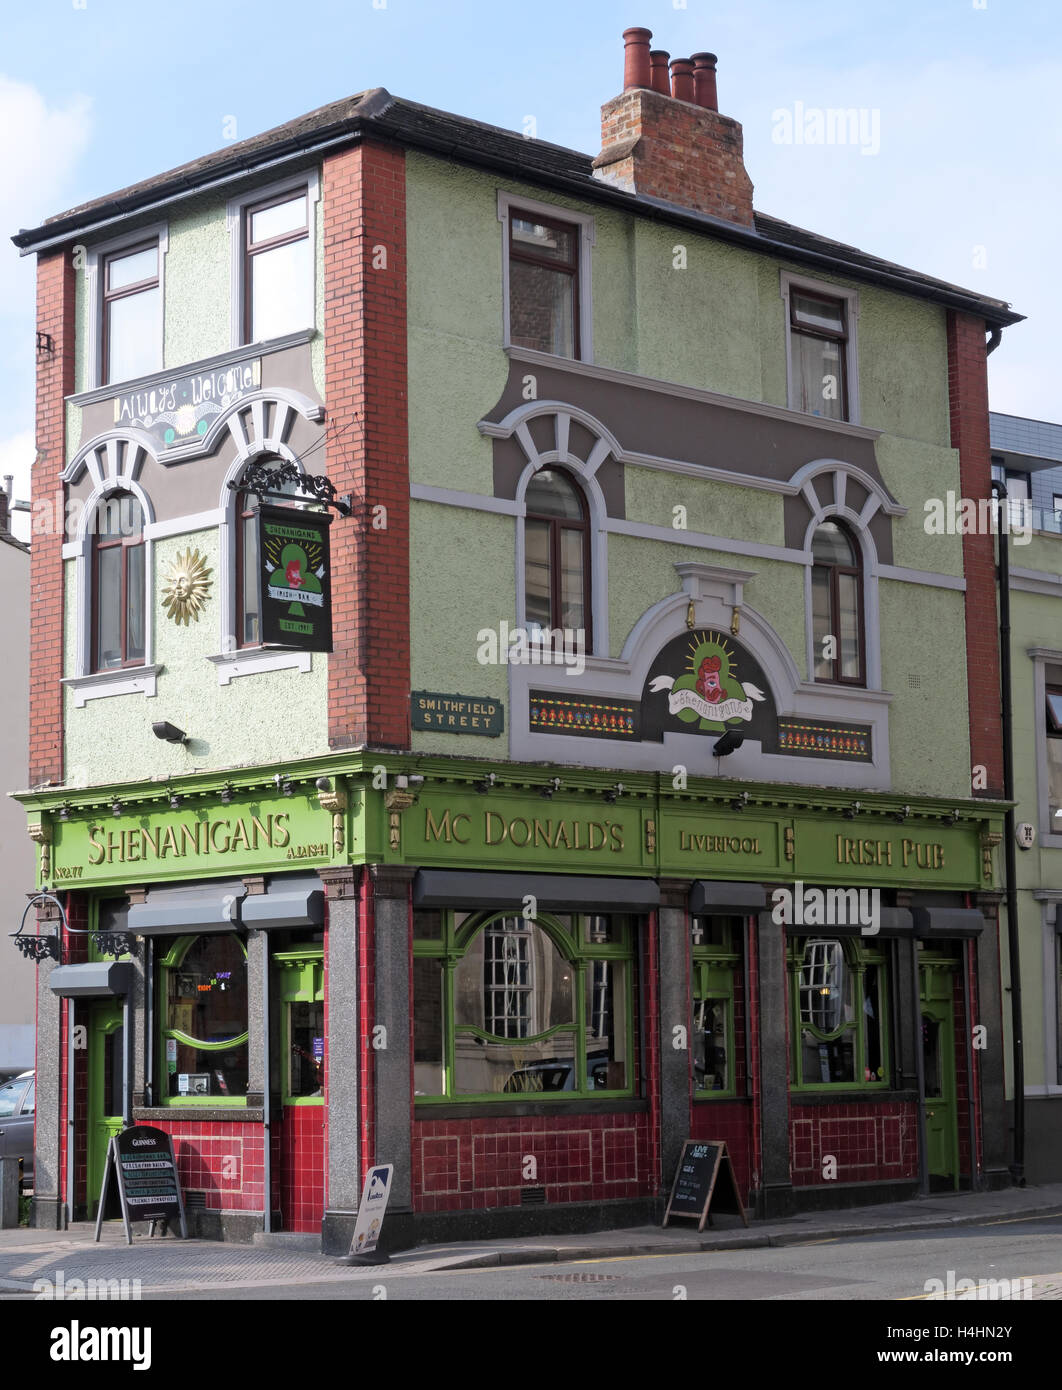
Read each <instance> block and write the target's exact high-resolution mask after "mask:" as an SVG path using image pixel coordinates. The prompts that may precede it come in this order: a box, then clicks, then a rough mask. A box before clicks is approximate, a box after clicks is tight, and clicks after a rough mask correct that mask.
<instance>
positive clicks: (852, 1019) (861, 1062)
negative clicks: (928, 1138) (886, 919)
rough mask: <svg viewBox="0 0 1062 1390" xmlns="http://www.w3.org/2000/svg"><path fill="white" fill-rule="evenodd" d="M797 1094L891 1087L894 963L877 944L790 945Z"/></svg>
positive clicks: (829, 941) (796, 940)
mask: <svg viewBox="0 0 1062 1390" xmlns="http://www.w3.org/2000/svg"><path fill="white" fill-rule="evenodd" d="M787 949H788V954H789V985H790V1006H791V1009H792V1027H793V1033H792V1036H793V1037H794V1038H795V1039H796V1042H795V1045H794V1046H793V1048H792V1049H791V1063H792V1081H793V1086H794V1087H795V1088H799V1087H807V1088H810V1089H815V1090H818V1089H821V1088H823V1087H825V1086H852V1087H865V1086H875V1085H888V1082H889V1061H888V1058H889V1037H888V1002H889V996H888V963H887V956H886V954H885V952H884V950H882V948H881V947H880V945H877V944H875V943H872V942H869V941H868V942H865V943H864V941H862V940H856V939H854V938H846V939H844V940H840V939H837V938H815V939H812V938H807V937H791V938H790V939H789V942H788V947H787Z"/></svg>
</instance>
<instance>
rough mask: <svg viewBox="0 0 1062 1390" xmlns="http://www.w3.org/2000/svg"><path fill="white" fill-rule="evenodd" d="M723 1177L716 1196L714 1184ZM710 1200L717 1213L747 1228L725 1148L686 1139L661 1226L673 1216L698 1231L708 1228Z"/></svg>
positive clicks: (716, 1143)
mask: <svg viewBox="0 0 1062 1390" xmlns="http://www.w3.org/2000/svg"><path fill="white" fill-rule="evenodd" d="M724 1174H725V1176H724V1181H723V1184H722V1187H721V1188H720V1190H719V1191H718V1192H717V1191H716V1184H717V1182H718V1180H719V1177H720V1176H721V1175H724ZM713 1199H714V1201H715V1209H716V1211H727V1212H733V1213H735V1214H736V1215H738V1216H740V1217H741V1220H742V1221H743V1222H744V1224H745V1225H746V1226H747V1225H748V1224H749V1222H748V1217H747V1216H746V1215H745V1206H744V1203H743V1202H742V1200H741V1194H740V1193H739V1192H738V1185H737V1179H736V1178H735V1177H734V1169H733V1165H732V1164H731V1162H730V1155H729V1154H728V1153H727V1151H726V1144H725V1143H724V1142H723V1141H722V1140H716V1139H687V1140H686V1142H685V1144H683V1146H682V1154H681V1156H680V1158H679V1165H678V1172H677V1173H676V1174H675V1181H674V1182H673V1183H672V1185H671V1197H670V1198H669V1200H668V1204H667V1211H665V1212H664V1225H665V1226H666V1225H667V1223H668V1221H670V1219H671V1218H672V1217H673V1216H683V1217H686V1218H688V1219H689V1220H691V1221H696V1222H697V1223H698V1224H697V1229H698V1231H703V1230H704V1223H705V1222H706V1221H707V1222H708V1223H709V1225H710V1224H711V1220H712V1218H711V1217H710V1216H709V1214H708V1212H709V1208H710V1207H711V1205H712V1202H713Z"/></svg>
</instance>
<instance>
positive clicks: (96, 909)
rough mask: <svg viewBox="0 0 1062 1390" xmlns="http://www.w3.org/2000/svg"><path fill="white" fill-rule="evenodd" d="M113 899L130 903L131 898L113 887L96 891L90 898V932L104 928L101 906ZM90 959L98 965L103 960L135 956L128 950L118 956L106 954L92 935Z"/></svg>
mask: <svg viewBox="0 0 1062 1390" xmlns="http://www.w3.org/2000/svg"><path fill="white" fill-rule="evenodd" d="M113 901H119V902H125V903H128V901H129V898H128V895H127V894H125V893H116V892H114V890H113V889H111V890H110V891H108V892H103V893H96V894H94V895H93V897H92V898H91V899H90V900H89V909H88V921H89V931H90V932H98V931H102V930H103V927H101V925H100V908H101V907H102V906H103V904H104V903H106V902H113ZM88 959H89V961H90V962H92V964H94V965H97V964H99V963H100V962H101V961H109V960H115V959H118V960H123V961H131V960H132V959H133V957H132V955H131V954H130V952H128V951H123V952H122V954H121V955H120V956H118V957H115V956H108V955H104V953H103V952H102V951H101V950H100V949H99V947H98V946H97V945H96V943H95V941H94V940H93V938H92V937H91V936H90V937H89V939H88Z"/></svg>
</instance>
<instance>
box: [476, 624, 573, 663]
mask: <svg viewBox="0 0 1062 1390" xmlns="http://www.w3.org/2000/svg"><path fill="white" fill-rule="evenodd" d="M476 641H477V642H478V643H479V647H478V648H477V650H476V660H477V661H478V662H479V664H480V665H481V666H565V667H567V670H568V675H569V676H581V675H582V674H583V672H584V671H585V670H586V631H585V629H583V628H581V627H554V628H548V627H540V626H538V624H532V625H531V626H530V627H512V628H511V627H510V626H509V624H508V622H507V621H506V620H505V619H504V618H503V619H502V621H501V622H500V623H499V624H498V629H497V631H495V630H494V628H490V627H483V628H480V630H479V631H478V632H477V633H476Z"/></svg>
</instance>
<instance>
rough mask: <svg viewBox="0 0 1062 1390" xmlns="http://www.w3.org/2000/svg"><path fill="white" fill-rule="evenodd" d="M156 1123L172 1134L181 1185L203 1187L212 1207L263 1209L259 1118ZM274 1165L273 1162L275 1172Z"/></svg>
mask: <svg viewBox="0 0 1062 1390" xmlns="http://www.w3.org/2000/svg"><path fill="white" fill-rule="evenodd" d="M152 1124H153V1125H154V1126H155V1127H156V1128H157V1129H161V1130H163V1131H164V1132H165V1133H166V1134H169V1135H171V1136H172V1138H173V1147H174V1152H175V1154H176V1156H177V1173H178V1176H179V1177H180V1180H181V1187H182V1188H183V1189H184V1191H185V1192H186V1193H188V1192H202V1193H204V1194H205V1205H206V1207H207V1209H208V1210H210V1211H258V1212H260V1211H262V1210H264V1202H263V1195H264V1192H265V1145H264V1142H263V1138H262V1135H263V1130H262V1126H261V1125H260V1124H257V1123H254V1122H252V1121H240V1120H223V1121H213V1120H178V1119H172V1120H170V1119H165V1120H153V1121H152ZM275 1157H276V1151H275V1149H274V1159H275ZM276 1166H277V1165H276V1163H275V1162H274V1174H275V1173H276Z"/></svg>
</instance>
